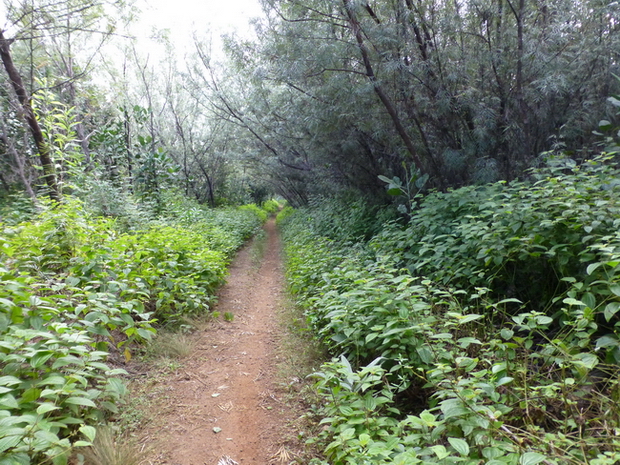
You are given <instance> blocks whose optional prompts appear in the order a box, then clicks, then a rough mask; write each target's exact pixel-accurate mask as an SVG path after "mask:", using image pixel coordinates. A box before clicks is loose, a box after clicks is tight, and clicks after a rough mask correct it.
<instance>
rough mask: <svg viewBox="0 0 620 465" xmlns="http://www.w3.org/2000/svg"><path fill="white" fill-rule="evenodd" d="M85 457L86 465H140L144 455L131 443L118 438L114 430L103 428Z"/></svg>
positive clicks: (85, 453)
mask: <svg viewBox="0 0 620 465" xmlns="http://www.w3.org/2000/svg"><path fill="white" fill-rule="evenodd" d="M83 456H84V465H139V464H140V462H141V459H142V456H143V454H142V453H141V452H140V451H138V449H137V447H136V446H135V445H134V444H132V443H131V442H126V441H123V440H120V439H119V438H118V437H116V435H115V434H114V431H113V430H112V428H110V427H102V428H99V429H97V436H96V437H95V441H94V442H93V445H92V447H89V448H87V449H86V450H85V451H84V453H83Z"/></svg>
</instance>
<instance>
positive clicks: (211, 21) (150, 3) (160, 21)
mask: <svg viewBox="0 0 620 465" xmlns="http://www.w3.org/2000/svg"><path fill="white" fill-rule="evenodd" d="M137 6H138V8H139V9H140V10H142V12H141V13H140V18H139V21H138V24H137V28H136V33H137V34H138V35H140V36H143V37H144V36H147V37H148V36H149V35H150V34H151V32H152V31H153V28H155V29H159V30H161V29H168V30H169V32H170V39H171V41H172V43H173V44H174V46H175V48H176V49H177V51H178V52H180V53H181V54H182V53H183V52H184V51H189V50H191V48H192V46H193V45H192V44H193V35H194V34H195V33H196V34H197V35H198V36H199V37H202V38H205V37H206V38H210V39H211V41H212V44H213V49H214V52H215V53H217V52H216V50H217V49H219V48H221V41H220V37H221V35H222V34H230V33H236V34H237V35H239V36H241V37H243V38H251V37H252V36H253V28H252V27H251V25H250V23H249V22H250V20H251V19H252V18H256V17H260V16H262V10H261V7H260V4H259V0H138V2H137Z"/></svg>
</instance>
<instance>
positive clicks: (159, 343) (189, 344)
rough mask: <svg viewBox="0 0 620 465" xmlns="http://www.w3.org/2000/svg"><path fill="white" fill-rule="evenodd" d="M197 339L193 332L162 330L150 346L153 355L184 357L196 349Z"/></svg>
mask: <svg viewBox="0 0 620 465" xmlns="http://www.w3.org/2000/svg"><path fill="white" fill-rule="evenodd" d="M194 346H195V341H194V338H193V337H192V335H191V334H185V333H172V332H168V331H161V332H160V333H159V334H158V335H157V337H156V338H155V339H154V340H153V342H152V344H151V346H150V347H149V354H150V355H152V356H153V357H164V358H173V359H183V358H187V357H189V356H190V355H191V354H192V352H193V351H194Z"/></svg>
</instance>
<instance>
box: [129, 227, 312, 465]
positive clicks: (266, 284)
mask: <svg viewBox="0 0 620 465" xmlns="http://www.w3.org/2000/svg"><path fill="white" fill-rule="evenodd" d="M264 230H265V234H266V235H261V236H262V237H260V236H259V238H257V239H255V240H254V244H250V245H248V246H246V247H245V248H244V249H242V250H241V251H240V252H239V254H238V255H237V257H236V259H235V260H234V262H233V264H232V266H231V268H230V276H229V278H228V282H227V284H226V285H224V286H223V287H222V289H221V290H220V292H219V300H218V304H217V307H216V309H215V310H216V311H217V312H219V314H220V316H219V317H218V318H217V319H214V318H213V319H211V320H209V321H207V322H206V323H204V324H203V325H202V327H201V328H200V329H199V330H198V331H196V332H194V333H193V334H192V335H191V340H192V346H191V347H192V349H191V354H190V355H189V356H188V357H185V358H183V359H182V360H179V361H172V360H170V361H168V362H167V368H166V367H164V368H163V369H162V367H161V366H160V372H159V373H154V372H152V371H151V372H149V371H148V369H147V371H146V372H145V373H142V375H143V376H141V377H140V380H139V381H136V382H134V383H132V384H133V385H132V386H131V388H130V389H131V392H132V397H134V400H133V402H134V404H141V406H140V407H139V408H138V410H141V413H140V415H142V416H144V418H142V419H141V420H140V421H139V425H138V428H137V431H136V432H135V433H134V435H135V436H137V438H138V440H139V442H140V445H141V447H142V450H143V455H142V462H141V463H142V464H149V465H160V464H169V465H234V463H235V462H236V463H238V464H240V465H272V464H274V465H275V464H280V465H288V464H290V463H300V462H301V463H304V461H302V459H301V457H302V456H303V455H304V453H305V452H304V445H303V440H302V439H300V437H301V436H302V435H303V433H301V434H300V432H299V431H300V429H299V428H300V427H301V428H302V430H303V426H301V425H302V423H304V421H305V420H304V419H303V411H304V410H305V407H304V405H303V402H304V401H303V397H304V396H303V395H302V394H301V391H303V390H304V386H305V385H306V383H307V381H305V380H304V377H305V373H301V372H300V373H296V372H295V370H301V371H303V367H302V366H297V367H296V366H295V365H296V364H297V360H296V357H297V358H298V357H299V356H300V352H304V350H303V345H304V344H305V342H303V341H302V340H301V339H304V337H303V336H302V335H299V331H297V333H298V335H299V337H300V340H299V341H297V342H296V341H295V340H293V341H291V337H294V332H293V333H291V331H290V330H289V331H287V329H286V328H283V326H284V325H289V326H290V324H291V321H290V316H289V317H286V316H285V317H284V318H283V315H282V313H283V312H287V311H289V312H290V308H289V309H288V310H287V307H290V305H289V304H288V303H287V302H286V298H285V294H284V277H283V270H282V261H281V258H280V243H279V237H278V234H277V230H276V227H275V222H274V220H273V219H271V220H270V221H268V222H267V224H266V225H265V228H264ZM223 316H226V317H227V318H226V319H224V318H223ZM233 316H234V317H233ZM287 318H289V320H288V322H286V321H287ZM227 320H230V321H227ZM283 321H284V323H283ZM296 352H297V353H296ZM160 365H161V364H160ZM301 365H303V363H301ZM139 370H140V369H139ZM141 370H144V368H142V369H141ZM151 370H152V368H151ZM155 371H157V370H155ZM135 408H136V407H135V405H134V407H132V410H133V409H135ZM127 414H130V413H129V412H128V413H127Z"/></svg>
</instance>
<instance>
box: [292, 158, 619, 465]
mask: <svg viewBox="0 0 620 465" xmlns="http://www.w3.org/2000/svg"><path fill="white" fill-rule="evenodd" d="M618 179H620V172H619V170H618V169H617V168H616V167H615V160H614V159H613V157H609V156H607V157H599V158H597V159H594V160H592V161H590V162H587V163H584V164H583V165H581V166H575V165H570V164H567V163H565V162H562V163H556V164H555V165H554V166H551V167H550V168H546V169H544V170H539V171H535V172H532V173H531V179H530V180H529V181H523V182H515V183H511V184H506V183H496V184H491V185H487V186H478V187H467V188H463V189H458V190H455V191H453V192H449V193H442V194H439V193H437V194H432V195H430V196H428V197H427V198H425V199H424V200H423V201H421V202H420V204H419V205H417V206H415V208H414V209H413V210H412V213H411V221H410V222H409V224H408V225H406V226H402V225H400V224H398V223H388V224H387V225H386V227H384V228H383V229H382V230H381V231H380V232H379V233H378V234H375V235H374V237H373V238H372V239H371V240H370V241H369V242H365V241H364V240H363V239H364V238H366V237H368V236H367V235H364V234H360V233H359V230H358V229H357V228H358V226H359V225H360V224H364V222H367V223H366V224H372V222H371V219H372V218H369V219H367V220H365V219H364V218H365V216H364V215H362V216H359V217H357V219H356V220H355V221H353V222H348V221H347V217H346V215H345V217H344V218H342V219H341V220H338V217H335V216H334V215H333V213H332V212H333V211H334V207H333V206H332V205H329V204H328V205H326V209H325V212H324V211H323V210H322V209H321V207H320V205H315V206H313V207H312V208H311V209H308V210H305V211H298V212H296V213H295V214H293V215H292V216H290V217H289V218H288V219H286V220H284V221H283V222H282V226H283V228H284V234H285V243H286V254H287V268H288V271H287V273H288V280H289V286H290V289H291V291H292V292H293V293H294V294H295V295H296V298H297V299H298V301H299V303H300V305H301V306H302V307H303V308H304V309H305V312H306V317H307V319H308V321H309V323H310V325H311V326H312V328H313V330H314V332H315V333H316V335H317V336H318V337H319V338H320V339H321V340H322V341H323V342H324V343H325V344H327V345H328V346H329V348H330V350H331V352H332V354H334V355H335V356H336V358H334V359H333V360H332V361H331V362H329V363H326V364H324V365H323V367H322V368H321V369H320V370H319V371H318V372H317V373H316V375H315V376H316V379H317V384H316V389H317V392H318V393H319V394H320V395H321V396H322V398H323V404H322V405H321V406H320V407H318V410H317V414H319V415H320V416H321V417H323V420H322V424H323V425H324V427H325V430H324V431H323V432H322V433H321V434H320V435H319V437H318V438H316V441H317V444H319V445H320V448H321V449H323V450H324V452H325V459H326V461H320V460H318V459H317V460H316V462H317V463H330V464H332V465H339V464H353V463H354V464H382V463H386V464H387V463H390V464H393V463H397V464H453V463H464V464H472V465H473V464H487V465H500V464H515V465H517V464H518V465H525V464H538V463H546V464H558V465H559V464H575V465H577V464H591V465H603V464H614V463H616V462H617V461H618V460H620V442H619V441H618V439H617V431H618V430H619V429H620V410H618V408H617V405H618V400H619V399H620V386H619V384H618V362H619V361H620V356H619V355H620V352H619V339H618V330H617V325H618V324H619V323H618V319H617V312H618V310H619V309H620V279H619V277H618V272H619V271H620V268H619V267H620V259H619V257H620V236H618V233H617V227H618V224H620V215H618V207H617V205H618V204H617V200H616V199H617V198H618V188H620V187H619V186H618V185H619V184H620V183H619V182H618V181H617V180H618ZM338 211H341V212H351V213H350V214H352V215H357V213H356V210H355V209H350V210H347V209H346V206H342V207H341V208H339V209H338ZM375 217H376V215H375ZM334 221H335V222H336V223H337V224H333V223H334ZM349 224H352V225H353V229H352V230H347V227H348V225H349ZM353 237H358V238H361V239H362V240H361V241H360V240H358V241H354V240H352V238H353Z"/></svg>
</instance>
